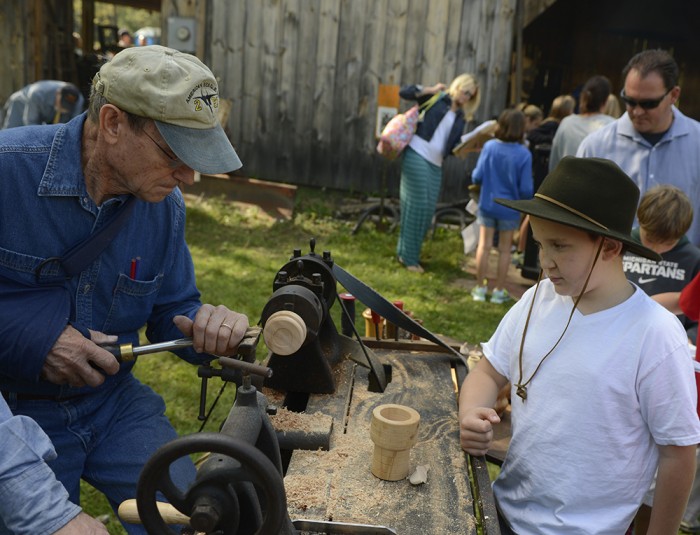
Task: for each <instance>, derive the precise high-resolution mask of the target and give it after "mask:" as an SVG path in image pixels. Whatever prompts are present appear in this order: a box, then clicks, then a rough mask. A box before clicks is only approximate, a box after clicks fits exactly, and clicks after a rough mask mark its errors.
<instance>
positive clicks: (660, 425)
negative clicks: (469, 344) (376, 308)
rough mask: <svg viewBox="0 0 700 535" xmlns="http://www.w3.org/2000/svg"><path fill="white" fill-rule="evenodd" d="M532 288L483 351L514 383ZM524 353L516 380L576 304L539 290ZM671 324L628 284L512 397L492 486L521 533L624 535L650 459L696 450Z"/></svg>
mask: <svg viewBox="0 0 700 535" xmlns="http://www.w3.org/2000/svg"><path fill="white" fill-rule="evenodd" d="M534 290H535V288H534V287H533V288H531V289H530V290H528V292H526V293H525V295H524V296H523V298H522V299H521V300H520V301H519V302H518V303H516V304H515V305H514V306H513V307H512V308H511V310H510V311H509V312H508V313H507V314H506V316H505V317H504V318H503V320H502V321H501V324H500V325H499V327H498V329H497V330H496V332H495V333H494V335H493V337H492V338H491V340H489V342H487V343H486V344H484V346H483V348H484V355H485V356H486V358H487V359H488V360H489V361H490V362H491V364H492V365H493V366H494V367H495V369H496V370H497V371H498V372H499V373H501V374H502V375H504V376H506V377H508V378H509V380H511V382H512V383H517V382H518V378H519V372H518V349H519V347H520V340H521V337H522V332H523V327H524V324H525V318H526V316H527V309H528V306H529V304H530V301H531V300H532V298H533V294H534ZM536 297H537V301H536V303H535V305H534V308H533V312H532V317H531V319H530V326H529V328H528V332H527V336H526V340H525V348H524V352H523V382H525V381H527V379H529V378H530V376H531V375H532V372H533V371H534V369H535V368H536V367H537V364H538V363H539V362H540V360H541V358H542V357H543V356H544V355H546V354H547V352H548V351H549V350H550V349H551V348H552V346H553V345H554V344H555V343H556V341H557V339H558V338H559V336H560V335H561V333H562V331H563V330H564V326H565V325H566V321H567V319H568V317H569V313H570V312H571V308H572V306H573V300H572V298H570V297H563V296H560V295H558V294H557V293H556V292H555V290H554V286H553V285H552V284H551V282H550V281H549V280H548V279H545V280H543V281H542V282H541V283H540V288H539V290H538V291H537V296H536ZM687 346H688V343H687V337H686V334H685V331H684V329H683V327H682V325H681V324H680V322H679V321H678V319H677V318H676V317H675V316H674V315H673V314H671V313H670V312H668V311H666V310H665V309H664V308H662V307H661V306H660V305H658V304H657V303H655V302H654V301H652V300H651V299H650V298H649V297H648V296H647V295H646V294H645V293H644V292H643V291H641V290H640V289H639V288H638V287H636V286H635V293H634V294H633V295H632V296H631V297H630V298H629V299H627V300H626V301H625V302H623V303H621V304H619V305H617V306H615V307H612V308H610V309H607V310H603V311H601V312H597V313H594V314H588V315H583V314H581V313H580V312H579V311H578V310H577V311H576V312H575V313H574V316H573V318H572V320H571V325H569V328H568V330H567V331H566V334H565V335H564V337H563V339H562V341H561V342H560V343H559V345H558V346H557V348H556V349H555V350H554V351H553V352H552V354H551V355H550V356H549V357H547V359H546V360H545V361H544V363H543V364H542V366H541V367H540V369H539V371H538V372H537V374H536V375H535V377H534V379H533V380H532V382H531V383H530V384H529V385H528V387H527V400H526V401H525V402H523V401H522V400H521V399H520V397H518V396H517V395H516V392H515V387H513V390H512V439H511V443H510V447H509V450H508V454H507V457H506V460H505V462H504V465H503V469H502V471H501V473H500V475H499V477H498V478H497V480H496V481H495V483H494V487H493V489H494V496H495V497H496V501H497V503H498V506H499V508H500V509H501V511H502V512H503V514H504V515H505V517H506V518H507V519H508V521H509V522H510V523H511V524H512V527H513V529H514V530H515V531H516V532H517V533H519V534H529V533H532V534H535V533H537V534H551V535H562V534H574V533H576V534H581V535H583V534H585V535H594V534H610V535H613V534H614V535H620V534H621V533H624V532H625V530H626V529H627V527H628V526H629V525H630V522H631V521H632V518H633V517H634V514H635V512H636V511H637V509H638V507H639V505H640V503H641V502H642V498H643V496H644V494H645V492H646V491H647V490H648V488H649V485H650V483H651V481H652V479H653V477H654V472H655V470H656V467H657V463H658V449H657V444H658V445H678V446H687V445H692V444H697V443H698V442H700V422H699V421H698V416H697V413H696V400H697V394H696V388H695V378H694V372H693V363H692V360H691V359H690V358H689V354H688V347H687Z"/></svg>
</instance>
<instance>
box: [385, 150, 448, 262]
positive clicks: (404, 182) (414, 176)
mask: <svg viewBox="0 0 700 535" xmlns="http://www.w3.org/2000/svg"><path fill="white" fill-rule="evenodd" d="M441 185H442V168H441V167H438V166H437V165H435V164H432V163H430V162H429V161H427V160H425V159H424V158H423V157H422V156H419V155H418V153H417V152H415V151H414V150H413V149H411V147H406V150H405V151H404V153H403V163H402V166H401V187H400V199H401V228H400V229H399V230H400V232H399V242H398V244H397V245H396V254H397V255H398V256H399V257H401V259H402V260H403V262H404V264H406V265H407V266H415V265H417V264H418V263H419V261H420V250H421V246H422V245H423V239H424V238H425V235H426V233H427V232H428V229H429V228H430V223H431V222H432V220H433V215H434V214H435V205H436V204H437V200H438V197H439V196H440V186H441Z"/></svg>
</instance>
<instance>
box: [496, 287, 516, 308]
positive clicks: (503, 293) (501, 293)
mask: <svg viewBox="0 0 700 535" xmlns="http://www.w3.org/2000/svg"><path fill="white" fill-rule="evenodd" d="M510 300H511V297H510V294H509V293H508V290H506V289H505V288H503V289H502V290H498V289H496V290H494V291H493V293H492V294H491V302H492V303H495V304H497V305H500V304H502V303H507V302H508V301H510Z"/></svg>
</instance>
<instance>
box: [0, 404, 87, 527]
mask: <svg viewBox="0 0 700 535" xmlns="http://www.w3.org/2000/svg"><path fill="white" fill-rule="evenodd" d="M55 456H56V454H55V452H54V449H53V446H52V445H51V441H50V440H49V438H48V437H47V436H46V434H45V433H44V432H43V431H42V430H41V428H40V427H39V426H38V425H37V424H36V423H35V422H34V420H32V419H31V418H27V417H26V416H12V413H11V412H10V409H9V408H8V407H7V403H5V400H4V399H3V398H2V397H0V520H2V522H4V524H5V526H6V527H7V528H8V529H10V531H12V532H13V533H23V534H30V533H31V534H33V535H38V534H43V533H54V532H55V531H57V530H59V529H60V528H62V527H63V526H64V525H65V524H67V523H68V522H69V521H70V520H71V519H73V518H74V517H75V516H77V515H78V513H80V511H81V509H80V507H78V506H77V505H75V504H74V503H71V502H70V501H68V492H67V491H66V489H65V488H64V487H63V485H61V484H60V483H59V482H58V481H57V480H56V476H54V473H53V472H52V471H51V469H50V468H49V467H48V466H47V465H46V463H45V462H44V461H45V460H49V459H53V458H54V457H55Z"/></svg>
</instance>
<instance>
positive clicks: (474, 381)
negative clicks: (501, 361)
mask: <svg viewBox="0 0 700 535" xmlns="http://www.w3.org/2000/svg"><path fill="white" fill-rule="evenodd" d="M507 382H508V379H507V378H506V377H503V376H502V375H501V374H500V373H498V372H497V371H496V369H495V368H494V367H493V366H492V365H491V363H490V362H489V361H488V359H486V358H482V359H481V360H480V361H479V362H478V363H477V365H476V366H475V367H474V369H473V370H472V371H470V372H469V374H468V375H467V378H466V379H465V380H464V383H462V388H461V390H460V393H459V442H460V445H461V446H462V449H463V450H464V451H466V452H467V453H469V454H470V455H477V456H478V455H484V454H485V453H486V452H487V451H488V449H489V447H490V446H491V441H492V440H493V424H497V423H498V422H500V421H501V419H500V418H499V417H498V414H496V411H495V410H493V408H492V407H493V406H494V404H495V403H496V398H497V396H498V392H499V390H500V389H501V388H503V386H505V385H506V383H507Z"/></svg>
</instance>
